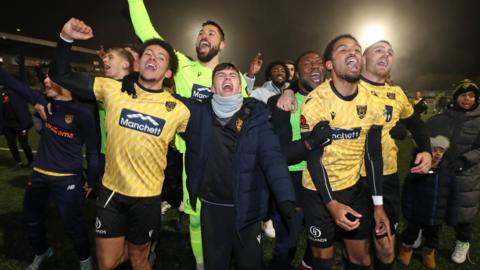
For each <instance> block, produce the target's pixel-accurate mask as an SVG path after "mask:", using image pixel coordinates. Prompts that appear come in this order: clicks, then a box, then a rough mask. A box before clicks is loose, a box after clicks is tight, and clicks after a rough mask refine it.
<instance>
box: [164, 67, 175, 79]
mask: <svg viewBox="0 0 480 270" xmlns="http://www.w3.org/2000/svg"><path fill="white" fill-rule="evenodd" d="M172 75H173V72H172V70H171V69H167V72H165V78H167V79H170V78H172Z"/></svg>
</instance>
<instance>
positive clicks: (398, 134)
mask: <svg viewBox="0 0 480 270" xmlns="http://www.w3.org/2000/svg"><path fill="white" fill-rule="evenodd" d="M405 136H407V127H406V126H405V124H403V123H401V122H400V121H398V122H397V124H396V125H395V126H394V127H393V128H392V129H390V137H392V139H394V140H403V139H404V138H405Z"/></svg>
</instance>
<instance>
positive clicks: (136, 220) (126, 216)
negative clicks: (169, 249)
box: [95, 185, 161, 245]
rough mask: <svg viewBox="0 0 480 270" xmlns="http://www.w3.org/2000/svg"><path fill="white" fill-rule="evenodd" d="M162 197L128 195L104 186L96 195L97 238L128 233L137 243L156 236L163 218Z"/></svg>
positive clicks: (128, 237) (147, 240)
mask: <svg viewBox="0 0 480 270" xmlns="http://www.w3.org/2000/svg"><path fill="white" fill-rule="evenodd" d="M160 209H161V200H160V196H154V197H141V198H136V197H129V196H125V195H122V194H118V193H114V192H113V191H111V190H109V189H108V188H106V187H104V186H103V185H102V186H101V187H100V191H99V194H98V198H97V217H96V219H95V233H96V236H97V237H98V238H114V237H121V236H125V238H126V239H127V240H128V241H129V242H131V243H132V244H135V245H142V244H145V243H148V242H150V241H151V240H152V239H156V236H157V233H158V228H159V226H158V224H159V223H160V218H161V211H160Z"/></svg>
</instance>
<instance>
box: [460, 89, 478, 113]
mask: <svg viewBox="0 0 480 270" xmlns="http://www.w3.org/2000/svg"><path fill="white" fill-rule="evenodd" d="M475 98H476V97H475V93H474V92H473V91H468V92H465V93H462V94H460V95H458V97H457V100H456V101H457V105H458V106H459V107H460V108H462V109H464V110H470V109H471V108H472V107H473V105H475V102H476V100H475Z"/></svg>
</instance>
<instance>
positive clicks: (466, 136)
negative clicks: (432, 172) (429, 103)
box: [427, 106, 480, 225]
mask: <svg viewBox="0 0 480 270" xmlns="http://www.w3.org/2000/svg"><path fill="white" fill-rule="evenodd" d="M427 124H428V125H429V126H430V127H431V130H434V131H435V134H431V136H437V135H444V136H447V137H448V138H450V149H449V150H448V151H447V153H446V154H445V157H444V158H446V159H447V161H448V162H452V161H454V160H455V159H457V158H458V157H462V158H464V159H465V160H466V162H467V164H466V165H467V166H466V169H465V170H463V171H462V172H457V173H455V177H454V179H453V181H452V185H451V198H450V202H449V217H448V223H449V224H451V225H456V224H459V223H472V222H473V220H474V217H475V215H476V214H477V212H478V206H479V200H480V106H477V108H475V109H473V110H472V111H467V112H464V111H460V110H458V109H455V108H454V107H453V106H449V108H448V109H447V110H446V111H445V112H444V113H442V114H439V115H436V116H434V117H432V118H431V119H429V120H428V122H427Z"/></svg>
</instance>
